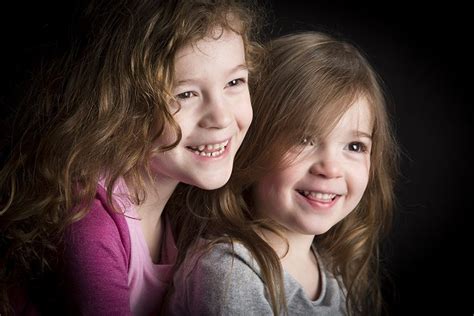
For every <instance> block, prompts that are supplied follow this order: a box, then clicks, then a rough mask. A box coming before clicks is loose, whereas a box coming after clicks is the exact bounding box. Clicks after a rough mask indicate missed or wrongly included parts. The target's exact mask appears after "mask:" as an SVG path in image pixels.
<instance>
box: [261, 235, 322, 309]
mask: <svg viewBox="0 0 474 316" xmlns="http://www.w3.org/2000/svg"><path fill="white" fill-rule="evenodd" d="M262 235H263V238H264V239H265V240H266V241H267V242H268V243H269V244H270V246H271V247H272V248H273V249H274V250H275V252H276V253H277V254H278V256H279V257H280V262H281V266H282V268H283V270H285V271H286V272H287V273H289V274H290V275H291V276H292V277H293V278H294V279H295V280H296V281H297V282H298V283H299V284H300V286H301V287H302V288H303V291H304V292H305V294H306V296H307V297H308V298H309V299H311V300H315V299H317V298H318V297H319V294H320V291H321V284H320V277H319V275H320V272H319V266H318V262H317V260H316V257H315V256H314V253H313V251H312V249H311V245H312V243H313V239H314V235H303V234H299V233H294V232H291V231H289V230H284V231H282V235H283V236H284V237H285V239H286V241H285V239H283V238H281V237H279V236H277V235H276V234H274V233H271V232H265V233H263V234H262Z"/></svg>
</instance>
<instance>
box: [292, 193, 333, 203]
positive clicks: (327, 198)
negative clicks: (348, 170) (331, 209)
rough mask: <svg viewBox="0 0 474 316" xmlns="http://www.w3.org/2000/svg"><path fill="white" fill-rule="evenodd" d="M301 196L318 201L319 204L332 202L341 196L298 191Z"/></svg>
mask: <svg viewBox="0 0 474 316" xmlns="http://www.w3.org/2000/svg"><path fill="white" fill-rule="evenodd" d="M296 191H297V192H298V193H299V194H300V195H302V196H304V197H305V198H307V199H310V200H313V201H318V202H325V203H328V202H332V201H334V200H335V199H336V198H337V197H338V196H339V195H338V194H335V193H324V192H315V191H306V190H296Z"/></svg>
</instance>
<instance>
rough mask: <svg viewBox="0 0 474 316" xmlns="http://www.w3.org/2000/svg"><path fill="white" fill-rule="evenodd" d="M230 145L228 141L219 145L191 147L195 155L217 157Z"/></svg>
mask: <svg viewBox="0 0 474 316" xmlns="http://www.w3.org/2000/svg"><path fill="white" fill-rule="evenodd" d="M228 143H229V140H226V141H224V142H222V143H218V144H204V145H199V146H189V148H191V149H192V150H194V153H195V154H197V155H200V156H207V157H211V156H212V157H215V156H218V155H220V154H222V153H223V152H224V150H225V146H227V144H228Z"/></svg>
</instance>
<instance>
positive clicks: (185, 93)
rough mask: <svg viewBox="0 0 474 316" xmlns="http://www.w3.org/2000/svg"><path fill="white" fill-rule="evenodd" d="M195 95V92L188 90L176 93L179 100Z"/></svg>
mask: <svg viewBox="0 0 474 316" xmlns="http://www.w3.org/2000/svg"><path fill="white" fill-rule="evenodd" d="M193 95H194V94H193V93H192V92H191V91H186V92H183V93H180V94H178V95H176V98H177V99H179V100H184V99H189V98H191V97H192V96H193Z"/></svg>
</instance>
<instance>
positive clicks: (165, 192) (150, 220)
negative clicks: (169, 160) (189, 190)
mask: <svg viewBox="0 0 474 316" xmlns="http://www.w3.org/2000/svg"><path fill="white" fill-rule="evenodd" d="M177 185H178V181H176V180H175V179H170V178H165V177H160V178H156V179H154V180H153V181H151V182H150V183H146V185H145V194H146V197H145V200H144V201H143V202H142V203H140V204H139V205H136V206H135V209H136V211H137V213H138V215H139V217H140V219H141V221H140V226H141V229H142V231H143V236H144V237H145V240H146V243H147V245H148V250H149V252H150V257H151V259H152V261H153V262H154V263H159V262H160V260H161V258H160V252H161V244H162V240H163V229H162V227H163V226H162V225H161V223H162V221H161V214H162V213H163V209H164V208H165V205H166V203H167V202H168V200H169V198H170V197H171V194H173V191H174V189H175V188H176V186H177Z"/></svg>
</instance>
